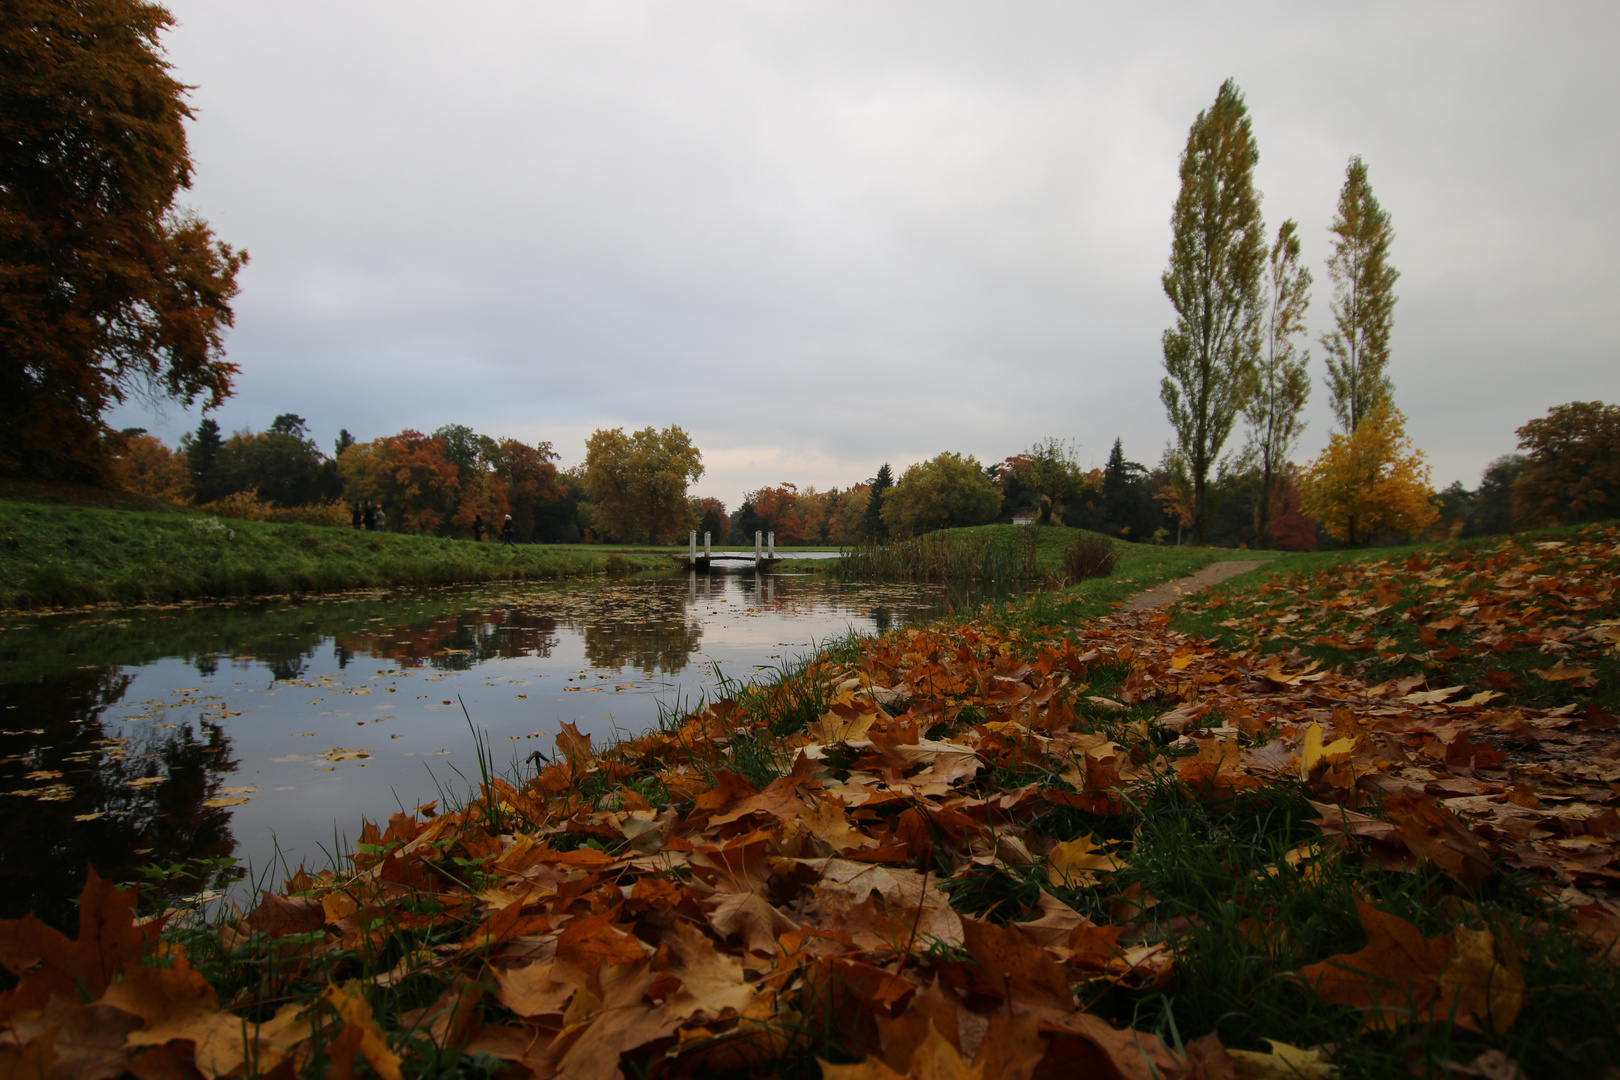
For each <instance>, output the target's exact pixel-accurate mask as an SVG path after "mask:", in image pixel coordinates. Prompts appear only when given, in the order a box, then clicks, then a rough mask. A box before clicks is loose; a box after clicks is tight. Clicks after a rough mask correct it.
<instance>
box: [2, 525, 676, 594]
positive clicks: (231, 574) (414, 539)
mask: <svg viewBox="0 0 1620 1080" xmlns="http://www.w3.org/2000/svg"><path fill="white" fill-rule="evenodd" d="M670 566H671V562H670V558H669V556H668V555H662V554H655V553H646V554H634V553H626V552H617V551H602V550H595V551H592V550H557V549H553V548H550V547H544V546H539V545H529V544H525V545H522V546H519V547H505V546H503V545H500V544H495V543H489V542H486V543H482V544H475V543H472V542H471V541H463V540H442V539H438V538H435V537H425V536H405V535H402V534H395V533H371V532H361V531H357V530H353V529H333V528H325V527H321V526H315V525H282V524H271V523H266V522H253V521H241V520H238V519H234V518H209V517H202V516H198V515H194V514H178V513H164V512H158V511H141V510H125V509H106V508H100V507H91V506H71V505H59V504H45V503H30V502H16V501H0V608H42V607H68V606H82V605H85V604H98V603H119V604H139V603H162V602H170V601H176V600H187V599H221V598H231V597H244V596H271V595H286V594H306V593H330V592H342V591H346V590H351V589H370V588H385V587H397V586H419V585H450V584H473V583H478V582H485V581H552V580H558V579H563V578H571V577H585V576H589V575H593V574H602V573H627V572H632V571H639V570H668V569H670Z"/></svg>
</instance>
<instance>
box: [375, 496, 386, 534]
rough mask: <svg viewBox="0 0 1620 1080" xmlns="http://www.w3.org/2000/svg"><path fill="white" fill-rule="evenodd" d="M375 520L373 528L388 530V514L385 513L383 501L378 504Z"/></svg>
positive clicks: (382, 530)
mask: <svg viewBox="0 0 1620 1080" xmlns="http://www.w3.org/2000/svg"><path fill="white" fill-rule="evenodd" d="M374 520H375V524H374V525H373V526H372V528H374V529H376V530H377V531H378V532H387V531H388V515H387V514H385V513H383V508H382V503H378V504H377V513H376V517H375V518H374Z"/></svg>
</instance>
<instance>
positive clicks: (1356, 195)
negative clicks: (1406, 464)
mask: <svg viewBox="0 0 1620 1080" xmlns="http://www.w3.org/2000/svg"><path fill="white" fill-rule="evenodd" d="M1329 231H1330V232H1332V233H1333V236H1334V240H1333V254H1332V255H1330V256H1329V257H1328V261H1327V268H1328V277H1330V278H1332V279H1333V306H1332V311H1333V330H1332V332H1330V333H1327V334H1324V335H1322V339H1321V340H1322V349H1323V351H1325V352H1326V353H1327V383H1328V393H1329V394H1330V395H1331V401H1332V405H1333V415H1334V416H1336V417H1338V418H1339V423H1340V425H1342V426H1343V427H1344V430H1345V431H1354V430H1355V429H1356V427H1357V426H1358V425H1359V424H1360V423H1361V421H1362V420H1363V419H1364V418H1365V417H1367V416H1369V415H1371V413H1372V412H1373V411H1374V410H1375V409H1376V408H1377V407H1378V406H1379V405H1380V404H1384V403H1387V402H1389V401H1390V400H1391V394H1392V392H1393V390H1394V386H1393V384H1392V383H1391V382H1390V379H1389V376H1388V374H1386V373H1385V369H1386V368H1387V367H1388V366H1389V331H1390V327H1391V325H1392V324H1393V323H1394V321H1395V293H1394V291H1393V290H1394V288H1395V279H1396V278H1398V277H1400V276H1401V275H1400V272H1399V271H1398V270H1396V269H1395V268H1394V267H1392V266H1390V265H1389V245H1390V241H1391V240H1393V239H1394V238H1395V232H1394V230H1393V229H1391V228H1390V224H1389V214H1388V213H1386V212H1385V211H1384V208H1383V207H1381V206H1379V205H1378V200H1377V199H1376V198H1374V197H1373V193H1372V185H1371V184H1369V183H1368V182H1367V166H1366V165H1365V164H1363V163H1362V160H1361V158H1360V157H1359V156H1357V157H1353V158H1351V159H1350V164H1349V166H1348V167H1347V168H1346V169H1345V175H1344V187H1343V188H1341V189H1340V191H1339V215H1338V217H1336V218H1335V219H1334V221H1333V224H1332V225H1331V226H1329Z"/></svg>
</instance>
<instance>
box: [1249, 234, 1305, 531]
mask: <svg viewBox="0 0 1620 1080" xmlns="http://www.w3.org/2000/svg"><path fill="white" fill-rule="evenodd" d="M1299 250H1300V245H1299V226H1298V224H1297V223H1296V222H1295V221H1294V220H1293V219H1292V218H1290V219H1289V220H1287V221H1285V222H1283V223H1282V227H1281V228H1279V229H1278V230H1277V240H1276V242H1275V243H1273V244H1272V245H1271V250H1270V252H1269V253H1268V254H1267V257H1266V275H1265V305H1266V310H1265V315H1264V323H1265V325H1264V328H1263V331H1262V333H1263V335H1264V345H1263V347H1262V349H1261V354H1260V361H1259V363H1258V365H1257V366H1256V371H1255V388H1254V396H1253V397H1252V398H1250V399H1249V403H1248V405H1247V406H1245V408H1244V410H1243V417H1244V419H1245V420H1247V421H1248V422H1249V443H1248V447H1247V453H1246V456H1247V457H1248V458H1249V459H1250V460H1251V461H1252V462H1253V463H1254V470H1255V477H1256V483H1255V493H1254V538H1255V545H1256V546H1257V547H1268V546H1270V544H1271V539H1272V537H1271V526H1272V521H1273V508H1274V507H1275V505H1276V503H1277V493H1278V492H1279V491H1280V490H1281V489H1282V487H1283V486H1284V485H1285V484H1286V483H1287V476H1288V471H1289V469H1290V465H1289V463H1288V458H1289V455H1291V454H1292V453H1293V452H1294V445H1295V444H1296V443H1297V442H1298V441H1299V436H1300V433H1301V432H1303V431H1304V430H1305V421H1304V420H1303V419H1302V418H1301V413H1303V412H1304V411H1305V402H1306V401H1307V400H1309V398H1310V396H1311V380H1310V376H1309V375H1308V374H1306V371H1305V366H1306V364H1308V363H1309V362H1310V351H1309V350H1306V351H1304V352H1301V351H1299V347H1298V345H1297V344H1296V343H1295V340H1294V339H1295V338H1297V337H1299V335H1301V334H1303V333H1304V332H1305V311H1306V309H1307V308H1308V307H1309V306H1310V302H1311V272H1310V271H1309V270H1307V269H1305V268H1304V267H1303V266H1301V265H1300V264H1299ZM1313 544H1314V537H1313Z"/></svg>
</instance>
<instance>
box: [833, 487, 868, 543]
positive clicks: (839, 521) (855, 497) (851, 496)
mask: <svg viewBox="0 0 1620 1080" xmlns="http://www.w3.org/2000/svg"><path fill="white" fill-rule="evenodd" d="M871 505H872V494H871V488H870V487H869V486H868V485H867V484H855V485H853V486H852V487H850V489H849V490H848V491H846V492H844V493H843V494H842V495H840V496H839V497H838V502H837V505H836V506H834V507H833V508H832V509H831V510H829V511H828V514H827V518H828V521H827V543H829V544H837V545H838V546H839V547H845V546H850V547H853V546H854V545H856V544H859V543H860V542H861V539H862V538H863V537H864V536H865V535H866V511H867V510H868V509H870V508H871Z"/></svg>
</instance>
